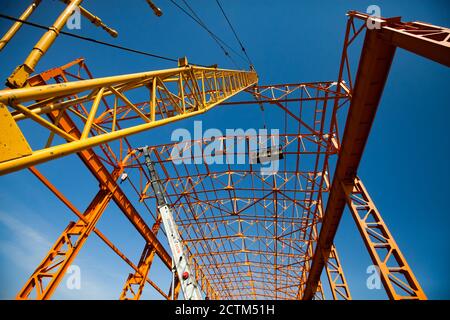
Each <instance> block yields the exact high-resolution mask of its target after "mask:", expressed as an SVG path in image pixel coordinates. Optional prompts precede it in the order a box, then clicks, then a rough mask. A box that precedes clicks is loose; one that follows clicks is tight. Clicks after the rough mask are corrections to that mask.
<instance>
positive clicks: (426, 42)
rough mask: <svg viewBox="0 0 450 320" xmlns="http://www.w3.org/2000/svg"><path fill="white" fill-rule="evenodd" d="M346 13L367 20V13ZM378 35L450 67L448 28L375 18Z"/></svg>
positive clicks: (387, 41) (394, 44) (395, 44)
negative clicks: (377, 22) (378, 30)
mask: <svg viewBox="0 0 450 320" xmlns="http://www.w3.org/2000/svg"><path fill="white" fill-rule="evenodd" d="M348 15H350V16H352V17H355V18H358V19H361V20H364V21H367V19H368V18H369V15H367V14H364V13H360V12H356V11H350V12H349V13H348ZM376 21H379V22H380V24H381V29H380V32H378V36H379V37H380V38H381V39H382V40H383V41H385V42H386V43H389V44H391V45H393V46H396V47H399V48H402V49H405V50H407V51H410V52H413V53H415V54H417V55H419V56H422V57H425V58H427V59H430V60H433V61H436V62H438V63H441V64H443V65H445V66H447V67H450V41H449V40H450V29H449V28H445V27H440V26H435V25H431V24H428V23H424V22H418V21H414V22H402V21H400V18H391V19H384V18H379V19H376Z"/></svg>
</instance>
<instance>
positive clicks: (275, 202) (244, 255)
mask: <svg viewBox="0 0 450 320" xmlns="http://www.w3.org/2000/svg"><path fill="white" fill-rule="evenodd" d="M68 2H69V3H70V4H69V6H68V7H67V8H68V9H67V10H66V11H67V12H66V11H65V12H64V13H63V14H62V16H63V17H62V18H61V21H59V23H58V27H59V28H60V29H61V27H62V25H63V24H64V21H66V20H67V17H68V15H69V14H70V12H71V10H73V8H72V7H70V6H77V5H79V3H81V1H68ZM38 3H39V1H35V2H34V3H33V5H32V7H30V8H29V9H28V11H27V12H25V13H24V15H23V16H22V18H21V19H23V20H26V18H27V17H28V16H29V15H30V14H31V12H32V10H34V8H35V7H36V6H37V4H38ZM71 8H72V9H71ZM369 19H372V20H371V21H375V22H378V23H379V24H380V27H379V28H376V29H369V28H367V23H366V21H367V20H369ZM19 27H20V26H18V25H15V26H14V27H13V28H14V29H13V30H12V31H11V32H9V34H7V36H6V38H7V39H6V40H5V41H3V42H0V43H4V45H6V43H8V41H9V40H10V39H11V37H12V36H13V35H14V33H15V32H17V30H18V28H19ZM105 28H108V27H105ZM105 30H106V29H105ZM108 30H109V29H108ZM49 32H50V31H49ZM364 34H365V35H364ZM363 35H364V41H363V47H362V49H361V56H360V58H359V65H358V69H357V72H356V76H355V77H353V76H352V75H354V74H355V73H354V71H355V70H352V68H351V63H350V57H349V54H348V49H349V48H350V46H352V45H353V44H354V43H355V39H356V38H358V37H362V36H363ZM55 37H56V36H55ZM449 39H450V29H447V28H443V27H438V26H433V25H429V24H426V23H420V22H402V21H401V19H400V18H398V17H397V18H389V19H385V18H381V17H378V18H373V17H370V16H368V15H365V14H361V13H359V12H354V11H351V12H349V13H348V21H347V26H346V32H345V37H344V44H343V51H342V58H341V61H340V71H339V74H338V76H337V78H336V80H334V81H323V82H310V83H289V84H274V85H260V84H258V76H257V74H256V72H255V71H254V70H249V71H242V70H226V69H219V68H217V67H215V66H213V67H201V66H196V65H191V64H189V63H188V61H187V59H180V60H179V61H178V66H177V67H176V68H173V69H167V70H160V71H148V72H141V73H136V74H127V75H120V76H111V77H105V78H94V77H93V75H92V73H91V72H90V70H89V68H88V67H87V66H86V62H85V61H84V59H82V58H80V59H77V60H74V61H72V62H69V63H68V64H66V65H64V66H60V67H56V68H54V69H51V70H47V71H44V72H41V73H39V74H35V75H32V76H31V77H28V74H31V73H32V72H33V71H34V67H35V65H36V64H34V65H33V66H32V67H31V66H29V65H28V64H27V63H25V64H24V65H23V66H21V67H19V69H17V70H16V72H15V74H16V76H15V77H14V75H12V77H11V78H10V79H9V80H8V81H9V84H10V85H11V87H14V88H12V89H4V90H1V91H0V116H1V118H0V130H1V131H0V142H1V143H0V175H3V174H8V173H11V172H14V171H17V170H21V169H26V168H28V170H30V171H31V172H32V173H33V174H34V175H35V176H36V177H37V178H38V179H39V180H40V181H41V182H42V183H43V184H44V185H45V186H46V187H47V188H48V189H49V190H50V191H51V192H52V193H53V194H54V195H55V196H56V197H57V198H58V199H59V200H61V201H62V203H64V204H65V205H66V206H67V208H68V210H69V211H71V212H72V213H73V214H75V215H76V216H77V218H76V220H74V221H72V222H70V223H69V224H68V225H67V227H66V228H65V229H64V230H62V232H61V235H60V237H59V238H58V239H56V241H55V243H54V245H53V247H52V248H51V249H50V250H49V252H48V254H47V256H46V257H44V258H43V260H42V262H41V264H40V265H39V266H37V268H36V270H35V271H34V273H33V274H32V275H31V276H30V278H29V280H28V281H27V282H26V283H25V285H24V286H23V288H22V290H20V292H19V293H18V295H17V298H18V299H32V298H34V299H49V298H51V296H52V294H53V293H54V291H55V289H56V288H57V286H58V284H59V283H60V282H61V280H62V278H63V277H64V275H65V273H66V271H67V269H68V268H69V266H70V264H71V263H72V262H73V260H74V259H75V257H76V256H77V254H78V253H79V251H80V250H81V248H82V247H83V245H84V244H85V242H86V240H87V238H88V237H89V236H90V235H91V234H92V233H94V234H96V236H98V237H99V238H100V239H101V240H102V241H103V242H105V243H106V244H107V246H108V247H110V248H111V250H113V251H114V252H115V253H116V254H117V255H118V256H119V257H120V258H122V259H123V260H124V261H125V262H126V263H127V264H128V265H129V266H130V268H131V272H130V274H129V275H128V277H127V275H124V281H125V283H124V286H123V291H122V292H118V293H117V296H118V297H119V298H120V299H139V298H140V297H141V295H142V290H143V288H144V286H145V285H146V284H147V283H148V284H150V285H151V286H152V287H153V288H155V290H156V291H157V292H158V293H159V294H160V295H161V296H162V297H163V298H165V299H172V298H173V299H177V298H178V296H179V291H180V288H181V287H182V286H181V283H180V281H182V280H183V279H182V277H181V278H180V277H174V279H173V283H172V286H171V288H170V289H169V291H167V290H165V289H163V288H160V287H158V285H157V284H156V283H155V282H154V281H153V280H152V279H150V277H149V271H150V268H151V267H152V263H153V261H154V259H156V258H158V259H160V260H161V261H162V262H163V264H164V265H165V266H166V267H167V269H168V270H172V268H173V262H172V255H171V254H170V253H169V251H168V248H166V247H165V246H164V245H163V244H162V243H161V241H160V239H161V237H163V236H164V230H163V229H161V223H162V222H161V217H160V215H158V214H157V209H156V207H157V201H156V199H155V193H154V192H153V191H152V186H151V182H152V180H151V179H150V178H151V177H150V175H149V173H148V171H147V166H146V162H145V159H144V153H142V152H139V150H138V147H139V146H137V145H132V143H131V142H130V140H129V137H130V136H131V135H134V134H139V133H141V132H144V131H146V130H150V129H153V130H158V129H157V127H160V126H163V125H165V124H169V123H172V122H174V121H178V120H181V119H185V118H188V117H194V116H196V115H199V114H202V113H204V112H207V111H208V110H210V109H211V108H214V107H221V106H231V105H235V106H241V107H244V106H246V105H255V106H257V107H261V108H274V109H277V110H278V112H279V115H280V119H283V121H284V123H285V125H284V128H282V129H280V133H279V136H278V139H279V141H278V144H277V147H278V146H279V153H280V154H279V158H277V163H278V165H279V167H278V169H277V171H276V172H273V173H271V174H265V173H264V172H263V171H261V167H263V166H264V164H263V163H257V162H255V161H246V162H244V163H238V162H237V161H234V162H233V161H231V162H225V161H224V163H223V164H220V163H219V164H218V163H214V164H208V163H206V162H205V161H197V160H204V159H203V155H204V154H205V153H206V151H205V149H207V148H209V147H210V144H211V143H212V142H213V141H212V139H209V138H204V139H201V140H191V141H187V142H186V141H185V143H184V144H183V146H182V150H180V144H178V143H174V142H171V143H165V144H161V145H150V146H149V147H148V155H149V157H150V159H151V163H152V164H153V165H154V167H155V170H156V172H158V174H159V177H160V182H161V186H162V187H163V189H164V192H165V195H166V197H167V202H168V204H170V208H171V209H172V210H173V215H174V218H175V221H176V224H177V226H178V229H179V232H180V235H181V238H182V240H183V241H182V242H183V246H184V247H185V248H186V249H187V250H186V251H187V252H186V255H187V257H188V260H189V264H190V266H191V267H192V269H193V271H192V272H193V274H194V276H195V281H196V283H197V284H198V286H199V288H200V289H201V292H202V294H203V297H208V298H209V299H304V300H306V299H325V292H324V286H325V284H324V283H322V282H321V275H322V274H323V272H324V270H325V273H326V275H327V277H326V279H327V280H328V284H327V285H329V286H330V291H331V293H332V297H329V298H332V299H335V300H338V299H346V300H348V299H351V298H352V295H351V293H350V289H351V288H349V286H348V283H347V281H346V277H348V276H349V275H344V268H343V263H342V261H341V260H340V258H339V254H338V248H336V246H335V245H334V239H335V235H336V232H337V230H338V226H339V222H340V220H341V217H342V214H343V211H344V208H345V206H346V204H347V205H348V207H349V209H350V212H351V214H352V216H353V218H354V221H355V223H356V228H357V229H358V231H359V233H360V234H361V237H362V241H363V243H364V245H365V246H366V248H367V251H368V253H369V255H370V257H371V259H372V261H373V264H374V265H375V266H377V267H378V268H379V273H380V278H381V281H382V284H383V286H384V289H385V291H386V293H387V296H388V297H389V298H390V299H395V300H399V299H426V295H425V292H424V290H423V289H422V288H421V286H420V284H419V282H418V280H417V279H416V277H415V276H414V274H413V271H412V269H411V268H410V266H409V265H408V263H407V261H406V259H405V257H404V256H403V254H402V253H401V250H400V248H399V247H398V245H397V244H396V242H395V240H394V237H393V235H392V234H391V233H390V231H389V229H388V226H387V225H386V224H385V223H384V221H383V219H382V217H381V215H380V212H379V211H378V210H377V208H376V206H375V204H374V202H373V201H372V199H371V197H370V195H369V193H368V191H367V189H366V188H365V187H364V185H363V183H362V181H361V179H360V177H359V176H358V166H359V164H360V161H361V157H362V154H363V151H364V147H365V144H366V141H367V138H368V135H369V132H370V129H371V125H372V122H373V119H374V116H375V113H376V110H377V107H378V104H379V102H380V99H381V96H382V92H383V88H384V85H385V83H386V81H387V79H388V75H389V69H390V65H391V62H392V59H393V57H394V55H395V51H396V48H397V47H399V48H402V49H405V50H408V51H411V52H413V53H416V54H418V55H421V56H423V57H425V58H428V59H431V60H433V61H436V62H438V63H441V64H443V65H446V66H450V40H449ZM53 40H54V38H53ZM53 40H52V41H53ZM47 48H48V47H47ZM0 49H1V48H0ZM35 62H36V61H35ZM24 72H25V73H27V76H24ZM17 74H19V75H20V77H19V78H17ZM134 92H140V94H141V95H145V96H147V97H148V99H146V100H145V101H135V100H134V98H133V97H134V96H135V95H134V94H133V93H134ZM142 92H144V93H142ZM236 95H237V97H238V98H239V99H234V100H230V98H232V97H234V96H236ZM342 115H343V116H344V117H345V119H346V120H345V121H346V123H345V125H344V124H343V123H339V121H338V119H339V118H342V117H341V116H342ZM30 122H33V123H34V124H37V125H38V126H39V127H40V128H41V130H46V132H47V136H46V139H44V141H35V140H36V139H34V138H31V137H28V136H27V134H26V132H25V131H24V130H22V129H21V128H22V126H24V125H26V123H30ZM255 138H257V137H255V136H252V134H251V133H248V132H247V133H241V134H238V135H236V136H223V137H220V138H216V139H215V140H214V143H216V145H217V146H220V147H219V148H218V150H216V151H215V156H216V157H223V158H224V159H230V158H231V159H237V158H238V157H243V158H244V159H247V160H249V159H251V158H252V157H254V156H255V153H254V152H255V150H253V149H252V148H251V147H250V146H251V142H250V140H252V139H255ZM259 139H260V140H259V142H258V143H259V145H258V146H260V145H264V146H269V147H270V146H273V145H274V142H273V141H272V139H273V137H272V136H267V137H266V138H265V140H264V141H262V140H261V137H259ZM30 141H33V143H31V142H30ZM237 145H242V146H244V147H242V148H235V146H237ZM230 146H232V148H231V147H230ZM94 147H97V148H96V149H94ZM194 150H196V152H195V151H194ZM180 151H182V152H180ZM75 153H76V154H77V155H78V157H79V158H80V159H81V160H82V162H83V165H84V166H86V167H87V168H88V169H89V171H90V172H91V173H92V175H93V176H94V177H95V179H96V180H97V181H98V182H99V186H100V187H99V190H98V193H97V194H96V195H93V197H92V201H91V203H90V205H89V206H88V208H87V209H86V210H84V211H82V210H79V209H78V208H76V207H75V206H74V205H73V204H72V203H71V202H70V200H68V198H67V197H66V196H65V195H64V194H62V193H61V192H60V191H59V190H58V189H57V188H56V187H55V186H54V184H53V183H52V182H50V181H49V180H48V179H47V178H46V177H45V176H44V175H43V174H42V173H41V172H40V171H39V170H38V169H37V168H36V167H35V165H38V164H40V163H43V162H47V161H51V160H52V159H56V158H61V157H64V156H66V155H69V154H75ZM272 153H274V152H273V151H272ZM174 154H176V155H181V156H180V158H179V159H180V160H183V161H181V164H176V163H175V162H174ZM199 155H200V156H199ZM280 155H282V156H280ZM258 156H260V154H258ZM272 156H273V155H272ZM198 157H200V158H201V159H198ZM268 157H269V158H270V154H269V156H268ZM124 173H125V174H126V175H125V176H123V174H124ZM125 179H126V182H124V183H127V184H129V185H131V186H132V190H134V193H126V192H125V191H124V190H123V188H122V187H121V184H120V183H119V181H122V180H125ZM130 199H139V201H140V202H141V203H142V204H143V206H142V207H140V209H139V210H138V209H137V208H136V207H135V206H134V205H133V204H132V201H131V200H130ZM112 201H113V202H114V203H115V204H116V205H117V206H118V208H120V210H121V211H122V212H123V214H124V215H125V216H126V217H127V218H128V220H129V221H130V223H131V224H132V225H133V226H134V227H135V229H136V231H137V232H138V233H139V234H140V235H141V236H142V238H143V239H144V240H145V243H146V244H145V246H144V248H143V250H142V254H141V258H140V260H139V261H137V262H133V261H131V259H129V258H128V257H127V256H126V255H125V254H124V253H122V252H121V251H120V250H119V248H118V247H117V246H116V245H115V244H113V243H112V242H111V241H110V240H109V239H108V238H107V237H106V236H105V235H104V234H103V233H102V232H101V231H100V230H98V228H97V226H96V225H97V222H98V221H99V219H100V218H101V217H102V214H103V213H104V211H105V209H106V208H107V206H108V204H109V203H111V202H112ZM142 208H146V209H145V210H141V209H142ZM155 213H156V214H155ZM144 215H145V218H144ZM150 217H151V218H150ZM149 218H150V219H151V220H152V223H153V224H152V226H150V225H149V224H148V223H147V222H146V221H148V219H149ZM344 265H345V263H344ZM179 276H180V275H179ZM99 298H101V297H99Z"/></svg>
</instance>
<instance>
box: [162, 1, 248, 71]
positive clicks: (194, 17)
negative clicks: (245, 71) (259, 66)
mask: <svg viewBox="0 0 450 320" xmlns="http://www.w3.org/2000/svg"><path fill="white" fill-rule="evenodd" d="M169 1H170V2H172V4H173V5H175V6H176V7H177V8H178V9H180V10H181V11H182V12H183V13H184V14H186V15H187V16H188V17H190V18H191V19H192V20H194V21H195V22H196V23H197V24H198V25H200V27H202V28H203V29H205V30H206V32H208V34H209V35H210V36H211V37H212V38H213V40H214V41H215V42H216V43H217V45H218V46H219V47H220V48H221V49H222V51H223V52H224V54H225V56H227V57H228V58H229V59H230V60H231V61H232V62H233V64H234V65H235V66H237V64H236V62H235V61H234V59H233V58H232V57H231V55H230V53H229V52H228V51H227V50H226V49H225V47H227V48H228V49H229V50H230V51H232V52H233V53H235V54H236V55H237V56H238V57H239V58H241V59H242V60H244V61H246V59H245V57H243V56H242V55H241V54H240V53H239V52H237V51H236V50H234V49H233V48H232V47H231V46H230V45H228V44H227V43H226V42H225V41H223V40H222V39H221V38H220V37H219V36H217V35H216V34H215V33H214V32H212V31H211V29H209V28H208V27H207V25H206V24H205V23H204V22H203V20H202V19H201V18H200V17H199V16H198V15H197V14H196V13H195V11H194V10H193V9H192V7H191V6H189V4H188V3H187V2H186V1H185V0H182V1H183V2H184V3H185V5H186V6H187V7H188V8H189V10H190V11H191V12H192V14H191V13H189V12H188V11H187V10H186V9H185V8H183V7H182V6H180V5H179V4H178V3H177V2H176V1H174V0H169Z"/></svg>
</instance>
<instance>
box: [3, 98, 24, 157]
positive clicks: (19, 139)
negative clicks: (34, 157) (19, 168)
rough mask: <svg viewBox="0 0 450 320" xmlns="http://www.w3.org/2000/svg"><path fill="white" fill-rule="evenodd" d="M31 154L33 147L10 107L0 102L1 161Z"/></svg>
mask: <svg viewBox="0 0 450 320" xmlns="http://www.w3.org/2000/svg"><path fill="white" fill-rule="evenodd" d="M30 154H31V148H30V146H29V145H28V142H27V140H26V139H25V137H24V136H23V134H22V131H20V129H19V127H18V126H17V123H16V122H15V121H14V119H13V118H12V116H11V114H10V113H9V111H8V108H7V107H6V106H5V105H4V104H2V103H0V161H4V160H9V159H16V158H20V157H23V156H27V155H30Z"/></svg>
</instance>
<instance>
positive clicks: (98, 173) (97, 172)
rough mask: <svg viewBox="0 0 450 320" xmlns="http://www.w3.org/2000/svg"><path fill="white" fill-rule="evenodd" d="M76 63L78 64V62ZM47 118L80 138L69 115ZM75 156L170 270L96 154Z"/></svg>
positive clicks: (53, 73)
mask: <svg viewBox="0 0 450 320" xmlns="http://www.w3.org/2000/svg"><path fill="white" fill-rule="evenodd" d="M76 61H77V62H79V61H78V60H76ZM76 61H74V62H72V63H69V64H66V65H65V66H63V67H60V68H54V69H52V70H50V71H49V72H48V73H42V74H40V75H39V76H37V77H36V78H35V77H32V78H30V80H29V81H30V83H35V85H38V84H43V83H42V82H41V83H39V82H38V80H41V81H43V82H45V81H48V80H49V79H51V78H54V77H56V76H58V75H59V76H61V75H62V74H63V73H64V70H65V69H66V68H69V67H70V66H73V65H74V64H76V63H75V62H76ZM58 72H59V73H58ZM49 116H50V118H51V120H52V121H54V122H55V123H58V126H59V127H60V128H61V129H63V130H64V131H66V132H67V133H69V134H71V135H73V136H75V137H78V138H79V137H80V136H81V132H80V131H79V129H78V128H77V126H76V124H75V123H74V122H73V120H72V119H71V118H70V117H69V115H68V114H67V113H66V112H62V114H61V115H60V114H59V113H58V112H57V111H54V112H51V113H49ZM77 154H78V156H79V157H80V159H81V160H82V161H83V163H84V164H85V165H86V167H87V168H88V169H89V170H90V171H91V173H92V174H93V175H94V176H95V178H96V179H97V180H98V181H99V182H100V185H102V186H104V187H105V188H106V189H108V190H109V191H110V192H112V199H113V200H114V202H115V203H116V204H117V206H118V207H119V208H120V209H121V211H122V212H123V213H124V214H125V216H126V217H127V218H128V220H129V221H130V222H131V223H132V224H133V226H134V227H135V228H136V229H137V231H138V232H139V233H140V234H141V235H142V237H143V238H144V239H145V241H146V242H147V243H149V244H150V245H152V246H153V247H155V249H156V254H157V255H158V256H159V257H160V258H161V260H162V261H163V263H164V264H165V265H166V266H167V267H168V268H169V269H170V268H171V257H170V255H169V254H168V253H167V251H166V250H165V249H164V247H163V246H162V244H161V243H160V242H159V240H158V239H157V238H156V236H155V235H154V234H153V232H152V230H151V229H150V227H149V226H148V225H147V223H146V222H145V221H144V220H143V219H142V217H141V216H140V214H139V213H138V212H137V210H136V209H135V207H134V206H133V204H132V203H131V202H130V200H129V199H128V198H127V196H126V195H125V193H124V192H123V191H122V189H121V188H120V187H119V185H118V184H117V182H116V179H114V178H113V177H112V176H111V174H110V173H109V171H108V169H107V168H106V167H105V165H104V164H103V163H102V161H101V159H100V158H99V157H98V156H97V155H96V153H95V152H94V151H93V150H92V149H86V150H83V151H80V152H79V153H77Z"/></svg>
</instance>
